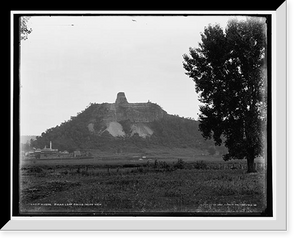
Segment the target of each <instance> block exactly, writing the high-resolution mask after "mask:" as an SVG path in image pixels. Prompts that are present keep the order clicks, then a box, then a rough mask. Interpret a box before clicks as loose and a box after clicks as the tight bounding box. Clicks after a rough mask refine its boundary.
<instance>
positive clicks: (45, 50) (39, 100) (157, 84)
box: [20, 15, 235, 135]
mask: <svg viewBox="0 0 300 244" xmlns="http://www.w3.org/2000/svg"><path fill="white" fill-rule="evenodd" d="M232 18H235V16H187V17H185V16H178V15H177V16H129V15H127V16H120V15H115V16H87V15H85V16H33V17H31V18H30V20H29V22H28V27H30V28H32V32H31V33H30V34H29V35H28V39H27V40H22V41H21V50H20V54H21V55H20V119H21V123H20V129H21V135H40V134H41V133H42V132H44V131H46V130H47V129H49V128H51V127H55V126H57V125H60V124H61V123H62V122H64V121H67V120H69V119H70V117H71V116H76V114H77V113H78V112H80V111H82V110H84V109H85V108H86V107H88V106H89V104H90V103H99V104H100V103H104V102H108V103H113V102H115V99H116V96H117V93H118V92H125V94H126V97H127V100H128V102H130V103H137V102H147V101H148V100H150V101H151V102H154V103H157V104H159V105H160V106H161V107H162V108H163V109H164V110H165V111H166V112H168V113H169V114H176V115H179V116H183V117H190V118H194V119H197V118H198V115H197V114H198V112H199V101H198V95H197V94H196V92H195V85H194V82H193V81H192V79H190V78H189V77H188V76H187V75H186V74H185V70H184V68H183V65H182V62H183V57H182V55H183V54H188V52H189V48H190V47H192V48H195V47H197V46H198V43H199V42H200V40H201V39H200V33H201V32H203V31H204V28H205V26H208V25H209V24H220V25H221V27H223V28H225V26H226V24H227V22H228V20H229V19H232Z"/></svg>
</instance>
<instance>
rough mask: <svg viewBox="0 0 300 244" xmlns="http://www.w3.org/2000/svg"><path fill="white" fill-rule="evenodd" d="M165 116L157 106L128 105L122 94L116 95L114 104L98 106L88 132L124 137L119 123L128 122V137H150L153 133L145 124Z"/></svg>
mask: <svg viewBox="0 0 300 244" xmlns="http://www.w3.org/2000/svg"><path fill="white" fill-rule="evenodd" d="M166 115H167V112H166V111H164V110H163V109H162V108H161V107H160V106H159V105H157V104H155V103H151V102H147V103H129V102H128V101H127V98H126V96H125V93H124V92H119V93H118V94H117V99H116V101H115V103H102V104H98V105H97V108H96V109H95V111H94V113H93V116H92V119H91V120H90V123H89V124H88V128H89V131H90V132H93V133H97V134H99V135H102V134H103V133H104V132H105V131H108V132H109V133H110V134H111V135H112V136H114V137H116V136H125V135H126V132H125V131H124V128H123V126H122V124H120V123H119V122H121V121H130V123H131V125H130V129H129V131H127V134H128V132H129V135H130V136H132V135H134V134H138V135H139V136H141V137H144V138H145V137H147V136H151V135H152V134H153V131H152V129H151V128H149V126H147V125H146V124H145V123H149V122H153V121H156V120H159V119H162V118H163V117H164V116H166Z"/></svg>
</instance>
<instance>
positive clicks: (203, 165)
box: [195, 160, 208, 169]
mask: <svg viewBox="0 0 300 244" xmlns="http://www.w3.org/2000/svg"><path fill="white" fill-rule="evenodd" d="M195 169H208V167H207V164H206V163H204V162H203V160H201V161H200V162H199V161H197V162H196V164H195Z"/></svg>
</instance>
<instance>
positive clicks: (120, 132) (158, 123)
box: [32, 92, 224, 153]
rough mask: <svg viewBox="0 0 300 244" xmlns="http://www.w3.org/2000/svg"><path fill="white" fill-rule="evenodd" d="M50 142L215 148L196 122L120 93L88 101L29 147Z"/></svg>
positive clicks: (129, 148)
mask: <svg viewBox="0 0 300 244" xmlns="http://www.w3.org/2000/svg"><path fill="white" fill-rule="evenodd" d="M49 141H52V143H53V145H54V147H55V148H58V149H59V150H61V151H62V150H68V151H74V150H76V149H82V150H89V149H99V150H100V151H111V152H120V151H122V152H134V151H140V150H142V149H143V148H152V147H168V148H188V147H191V148H197V149H199V150H202V151H203V152H206V153H207V152H210V151H211V150H212V149H214V148H215V147H214V146H213V142H212V141H205V140H204V139H203V137H202V136H201V134H200V132H199V131H198V122H197V121H195V120H191V119H186V118H182V117H179V116H175V115H170V114H168V113H167V112H166V111H164V110H163V109H162V108H161V107H160V106H159V105H157V104H155V103H151V102H147V103H129V102H128V101H127V98H126V96H125V94H124V93H123V92H120V93H118V95H117V99H116V102H115V103H102V104H96V103H93V104H90V105H89V106H88V107H87V108H86V109H85V110H84V111H82V112H80V113H78V114H77V116H75V117H71V119H70V120H69V121H66V122H63V123H62V124H61V125H59V126H56V127H53V128H50V129H48V130H47V131H45V132H43V133H42V134H41V136H38V137H37V139H36V140H35V141H34V142H33V145H32V146H34V147H36V148H44V147H45V145H48V144H49ZM217 150H218V151H222V150H223V151H224V148H223V147H222V148H221V147H218V148H217ZM213 153H214V152H213Z"/></svg>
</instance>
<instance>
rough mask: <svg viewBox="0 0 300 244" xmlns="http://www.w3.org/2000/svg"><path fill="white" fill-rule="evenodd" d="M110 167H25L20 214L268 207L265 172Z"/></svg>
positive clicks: (194, 166)
mask: <svg viewBox="0 0 300 244" xmlns="http://www.w3.org/2000/svg"><path fill="white" fill-rule="evenodd" d="M111 161H112V162H106V163H103V162H102V161H101V160H99V159H98V160H97V159H86V160H64V161H59V160H57V161H55V160H53V161H37V162H36V163H32V162H26V163H25V164H23V165H22V167H21V174H20V184H21V185H20V189H21V191H20V203H21V204H20V212H21V213H22V214H30V215H32V214H34V215H39V214H47V215H52V214H55V215H57V214H58V215H60V214H63V215H69V214H72V215H73V214H74V215H77V214H79V215H80V214H84V215H90V214H91V215H107V214H108V215H110V214H117V215H124V214H125V215H127V214H129V215H132V214H146V215H147V214H161V213H165V214H168V213H173V214H174V213H175V214H176V213H179V214H180V213H195V214H207V213H212V214H214V213H215V214H255V213H260V212H262V211H263V210H264V209H265V207H266V199H265V196H266V194H265V192H266V183H265V179H266V177H265V172H264V170H263V169H261V170H259V171H258V173H255V174H246V173H245V171H246V169H241V168H237V167H233V168H230V167H228V168H226V167H225V169H224V168H222V167H221V168H220V167H219V165H220V163H218V162H213V161H205V160H198V161H196V162H185V161H184V160H177V161H173V162H166V161H163V160H155V161H154V162H150V161H147V162H144V163H141V162H139V163H132V161H130V162H128V161H127V162H126V163H122V162H120V161H119V160H117V159H116V160H111ZM231 165H234V164H231Z"/></svg>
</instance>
